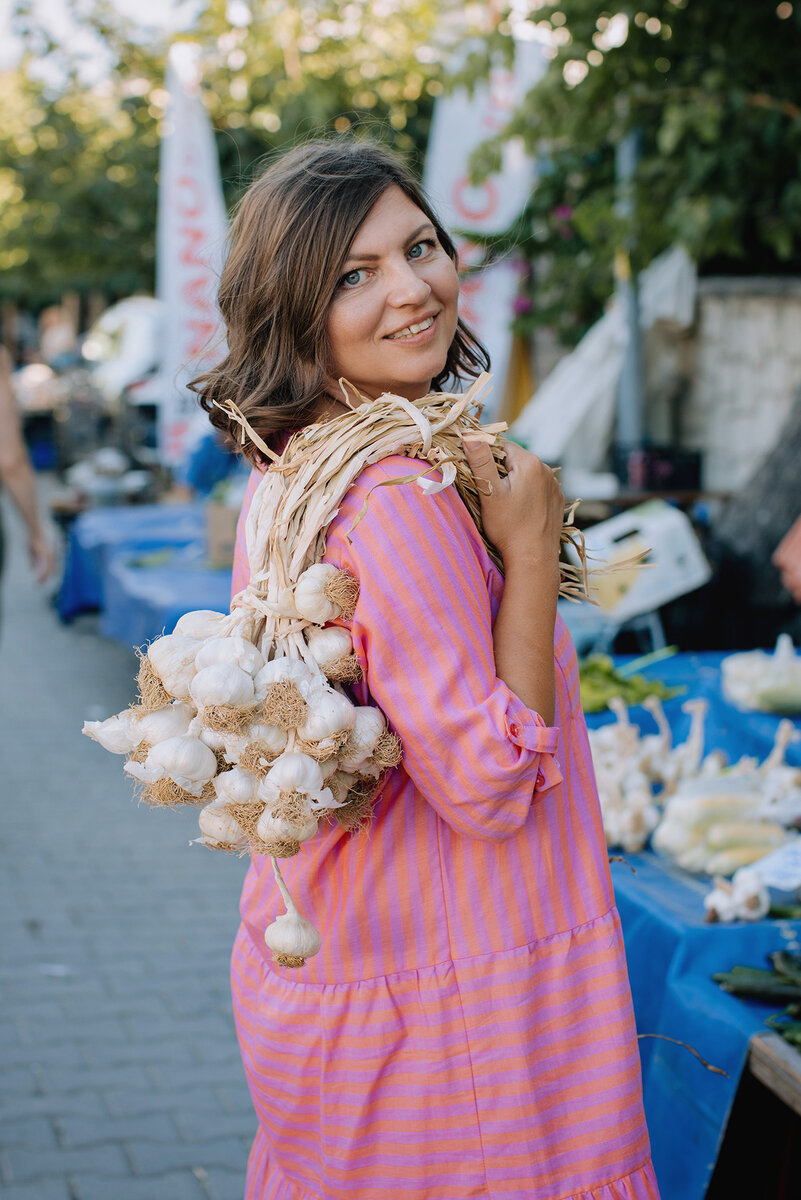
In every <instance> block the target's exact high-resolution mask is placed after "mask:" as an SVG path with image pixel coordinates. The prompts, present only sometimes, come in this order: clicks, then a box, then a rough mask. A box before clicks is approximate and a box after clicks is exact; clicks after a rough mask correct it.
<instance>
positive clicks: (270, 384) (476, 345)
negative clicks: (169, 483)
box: [190, 138, 489, 461]
mask: <svg viewBox="0 0 801 1200" xmlns="http://www.w3.org/2000/svg"><path fill="white" fill-rule="evenodd" d="M393 184H395V185H396V186H397V187H399V188H400V189H401V191H403V192H404V193H405V194H406V195H407V196H408V197H409V199H410V200H411V201H412V202H413V203H414V204H416V205H417V207H418V208H419V209H421V210H422V212H423V213H425V215H426V217H428V219H429V220H430V221H431V222H432V224H433V225H434V227H435V229H436V231H437V237H438V238H439V241H440V244H441V245H442V247H443V249H444V250H445V252H446V253H447V254H448V256H449V257H450V258H451V260H452V261H453V262H454V263H455V262H456V248H455V246H454V244H453V242H452V241H451V239H450V238H449V237H448V234H447V233H446V232H445V230H444V229H443V228H442V225H441V224H440V222H439V221H438V220H437V217H436V215H435V214H434V212H433V210H432V208H431V205H430V204H429V202H428V200H427V199H426V197H425V195H424V194H423V192H422V190H421V188H420V185H419V184H418V183H417V181H416V180H415V178H414V176H413V175H412V174H411V173H410V171H409V170H408V168H407V167H406V166H404V164H403V163H402V162H400V160H399V159H397V158H396V157H395V155H394V154H392V153H391V152H390V151H389V150H387V149H386V148H385V147H383V146H380V145H377V144H375V143H372V142H363V141H355V140H353V139H342V138H337V139H330V140H326V141H313V142H307V143H306V144H305V145H302V146H299V147H297V148H296V149H294V150H291V151H289V152H288V153H287V154H285V155H284V156H283V157H282V158H280V159H278V160H277V161H276V162H275V163H273V165H272V166H270V167H269V168H268V169H267V170H266V171H265V172H264V174H263V175H262V176H261V177H260V178H259V179H257V180H256V181H255V182H254V183H252V184H251V186H250V187H249V188H248V190H247V191H246V192H245V195H244V196H243V197H242V200H241V202H240V204H239V207H238V209H237V212H236V215H235V217H234V220H233V222H232V225H231V229H230V233H229V236H228V253H227V257H226V262H225V266H224V268H223V271H222V276H221V280H220V289H219V293H218V302H219V306H220V311H221V312H222V316H223V319H224V321H225V325H226V334H227V349H228V353H227V354H226V356H225V358H224V359H223V360H222V362H220V363H219V364H218V365H217V366H216V367H214V368H213V370H211V371H207V372H206V373H205V374H203V375H201V376H199V377H198V378H197V379H195V380H194V381H193V382H192V383H191V384H190V387H191V388H192V389H193V390H194V391H195V392H197V393H198V396H199V399H200V403H201V405H202V407H203V408H204V409H205V410H206V412H208V414H209V418H210V420H211V422H212V424H213V425H215V426H216V427H217V428H218V429H220V430H222V431H223V432H225V433H226V434H227V435H228V437H229V439H230V440H231V441H236V442H238V441H239V429H238V427H237V426H236V425H235V424H234V423H233V422H232V421H231V420H230V419H229V418H228V417H227V416H226V415H225V414H224V413H223V412H221V411H220V409H219V408H216V407H215V404H214V402H215V401H218V402H220V403H223V402H224V401H225V400H233V401H234V403H235V404H236V405H237V407H238V408H239V409H240V411H241V412H242V413H243V414H244V415H245V417H247V420H248V421H249V422H250V424H251V425H252V426H253V428H254V429H255V431H256V432H257V433H258V434H260V436H261V437H262V438H263V439H264V440H265V441H266V442H268V444H269V441H270V438H271V437H273V436H274V435H276V434H278V433H280V432H281V431H284V430H294V429H300V428H302V427H303V426H304V425H307V424H308V423H309V422H311V421H313V420H314V419H315V415H316V410H317V406H318V404H319V401H320V399H321V397H322V396H323V395H324V393H325V379H326V377H327V376H328V377H330V375H331V369H332V368H331V362H332V358H331V353H330V347H329V345H328V338H327V335H326V319H327V315H328V308H329V305H330V303H331V300H332V298H333V296H334V293H335V291H336V288H337V285H338V283H339V280H340V278H341V276H342V271H343V266H344V263H345V260H346V258H347V256H348V252H349V250H350V247H351V243H352V242H353V239H354V237H355V236H356V233H357V231H358V229H359V227H360V225H361V224H362V222H363V221H364V219H365V217H366V216H367V214H368V213H369V212H370V210H371V208H372V207H373V205H374V204H375V202H376V200H377V199H378V198H379V196H380V195H381V194H382V193H383V192H384V191H385V190H386V189H387V188H388V187H391V186H392V185H393ZM488 367H489V356H488V354H487V352H486V350H485V349H484V347H483V346H482V345H481V343H480V342H479V341H478V340H477V339H476V338H475V337H474V335H473V334H472V333H471V332H470V330H469V329H468V328H467V326H466V325H465V324H464V323H463V322H462V320H461V319H460V320H459V321H458V323H457V327H456V333H455V335H454V338H453V341H452V342H451V345H450V349H449V351H448V357H447V360H446V362H445V366H444V368H443V370H442V371H441V372H440V374H439V375H438V376H437V377H436V378H435V379H434V380H433V381H432V388H433V389H434V390H441V389H442V388H443V387H444V386H445V384H446V383H447V382H448V381H449V380H457V379H464V378H473V377H475V376H476V375H478V374H480V373H481V371H484V370H487V369H488ZM245 452H246V453H247V455H248V457H250V458H251V459H252V460H253V461H260V456H259V454H258V451H255V450H254V448H253V447H252V446H246V447H245Z"/></svg>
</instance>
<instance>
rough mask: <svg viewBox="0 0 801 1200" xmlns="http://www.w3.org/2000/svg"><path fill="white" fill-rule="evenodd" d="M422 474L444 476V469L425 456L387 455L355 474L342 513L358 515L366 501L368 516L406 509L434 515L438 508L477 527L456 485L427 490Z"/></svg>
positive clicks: (434, 477) (432, 477)
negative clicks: (420, 479) (420, 480)
mask: <svg viewBox="0 0 801 1200" xmlns="http://www.w3.org/2000/svg"><path fill="white" fill-rule="evenodd" d="M421 476H422V477H423V478H425V479H429V480H431V481H432V482H440V481H441V480H442V472H441V471H440V470H439V469H437V468H432V467H431V464H430V463H428V462H426V461H425V459H421V458H410V457H408V456H407V455H405V454H390V455H387V457H386V458H382V459H379V460H378V462H375V463H371V464H370V465H369V466H367V467H365V468H364V470H363V471H362V472H361V473H360V474H359V475H358V476H357V477H356V479H355V480H354V481H353V483H352V484H351V486H350V488H349V489H348V491H347V493H346V495H345V497H344V499H343V502H342V505H341V506H340V510H339V511H340V514H345V513H346V512H347V513H352V514H353V515H355V514H356V513H358V512H360V510H361V509H362V508H363V507H364V505H365V504H367V512H366V513H365V518H366V517H367V516H370V515H371V514H372V516H373V517H374V518H377V517H382V516H396V517H397V516H399V515H402V514H403V513H408V514H410V515H412V516H414V515H418V514H419V515H421V516H423V515H425V514H429V515H431V516H433V515H434V514H435V513H436V512H452V513H454V514H455V515H456V516H457V517H458V520H459V522H460V523H461V524H464V525H465V526H466V527H467V526H472V527H473V528H475V526H474V525H473V521H472V518H471V516H470V514H469V512H468V511H467V509H466V508H465V506H464V504H463V503H462V499H461V497H460V495H459V493H458V492H457V490H456V488H455V487H453V486H450V487H446V488H443V489H442V491H439V492H435V493H434V494H433V495H431V494H427V493H426V492H425V491H424V490H423V488H421V487H420V486H419V485H418V483H417V480H418V479H419V478H420V477H421Z"/></svg>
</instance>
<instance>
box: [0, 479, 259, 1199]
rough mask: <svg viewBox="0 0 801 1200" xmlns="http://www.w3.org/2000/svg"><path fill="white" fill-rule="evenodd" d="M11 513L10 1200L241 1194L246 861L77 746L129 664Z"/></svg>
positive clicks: (112, 702)
mask: <svg viewBox="0 0 801 1200" xmlns="http://www.w3.org/2000/svg"><path fill="white" fill-rule="evenodd" d="M42 482H43V484H45V485H46V480H44V481H42ZM0 502H1V503H3V504H4V507H5V503H4V502H2V501H0ZM4 517H5V525H6V530H7V533H8V535H9V551H10V552H9V555H8V560H7V565H6V570H5V575H4V578H3V595H2V606H1V607H2V613H1V618H2V619H1V620H0V711H2V712H3V721H4V738H3V743H2V745H0V778H1V779H2V780H3V791H4V794H7V795H11V796H15V797H19V799H20V800H21V801H23V802H22V803H19V804H16V805H13V806H10V809H9V811H7V812H6V814H5V816H4V839H3V844H2V845H0V1011H2V1024H0V1123H2V1124H0V1145H2V1146H3V1147H4V1148H3V1149H2V1151H1V1152H0V1155H1V1157H0V1161H2V1163H3V1170H4V1171H5V1179H4V1184H5V1187H4V1188H0V1192H2V1200H210V1198H211V1195H212V1188H211V1184H208V1183H204V1182H203V1181H204V1180H205V1179H206V1178H207V1175H206V1174H204V1173H205V1172H207V1173H208V1178H209V1179H210V1178H212V1175H211V1172H216V1173H217V1175H218V1176H219V1178H220V1179H222V1180H224V1179H227V1178H230V1179H231V1180H236V1184H235V1190H234V1191H233V1192H232V1193H231V1194H230V1195H225V1194H224V1193H222V1195H223V1198H224V1200H240V1197H241V1194H242V1180H243V1178H244V1169H245V1162H246V1158H247V1150H248V1144H249V1141H250V1137H251V1131H252V1129H253V1127H254V1126H255V1116H254V1114H253V1109H252V1106H251V1103H250V1098H249V1095H248V1092H247V1085H246V1083H245V1078H244V1073H243V1071H242V1067H241V1064H240V1061H239V1052H238V1048H237V1044H236V1035H235V1031H234V1027H233V1019H232V1013H231V1001H230V992H229V983H228V965H229V957H230V951H231V945H232V942H233V938H234V935H235V932H236V928H237V923H238V912H237V906H238V898H239V890H240V887H241V881H242V878H243V876H244V872H245V869H246V864H245V863H244V862H243V861H240V860H238V859H235V858H229V857H226V856H218V857H215V856H212V855H209V854H207V853H205V852H203V851H202V849H201V848H200V847H191V848H190V847H189V845H188V842H189V839H190V837H194V836H195V830H196V819H197V818H196V813H195V812H194V810H192V811H189V812H187V811H184V812H169V811H166V812H163V811H150V810H148V809H147V808H146V807H145V806H142V805H138V804H137V803H135V802H134V801H133V799H132V793H131V788H130V786H129V783H128V781H127V780H126V778H125V776H124V775H123V773H122V770H121V767H122V760H121V758H119V757H117V756H113V755H109V754H107V753H105V752H104V751H103V750H102V749H101V748H100V747H99V746H98V745H97V744H95V743H91V742H90V741H89V740H88V739H86V738H83V737H81V733H80V729H81V724H82V722H83V720H84V719H87V718H88V719H93V720H94V719H98V718H102V717H105V716H108V715H111V714H112V713H114V712H117V711H119V710H120V709H121V708H124V707H125V706H126V705H127V704H129V703H130V702H131V701H132V700H133V697H134V684H133V676H134V673H135V669H136V664H135V660H134V657H133V655H132V654H131V652H130V651H129V650H128V649H127V648H125V647H122V646H119V645H116V644H115V643H112V642H109V641H106V640H104V639H102V638H101V637H99V636H98V634H97V621H96V618H94V617H78V618H77V619H76V620H75V621H74V622H73V623H72V624H71V625H70V626H67V627H65V626H63V625H61V624H60V623H59V622H58V621H57V619H56V617H55V615H54V613H53V610H52V608H51V606H50V604H49V603H48V598H47V596H46V595H45V594H43V593H42V592H40V591H37V589H36V588H35V587H34V585H33V584H32V583H31V581H30V578H29V576H28V574H27V564H26V563H25V562H24V561H23V555H22V553H21V549H22V545H23V538H22V535H21V530H20V526H19V522H18V521H17V519H16V514H14V513H11V512H9V513H4ZM12 747H13V753H10V752H9V749H10V748H12ZM54 833H55V834H57V836H54ZM200 931H202V940H201V934H200ZM215 1118H216V1121H215ZM181 1120H183V1121H184V1124H183V1125H181V1124H180V1122H181ZM240 1120H241V1124H240ZM195 1131H198V1136H197V1138H196V1139H194V1141H195V1148H194V1149H193V1151H192V1155H191V1156H190V1157H191V1159H192V1161H191V1162H190V1161H188V1160H186V1159H185V1158H184V1157H182V1156H183V1155H185V1154H186V1152H187V1147H190V1146H192V1139H193V1135H194V1134H195ZM126 1146H130V1147H131V1148H132V1154H133V1155H134V1156H135V1157H136V1159H137V1162H139V1161H140V1160H141V1161H142V1163H145V1162H150V1164H151V1173H150V1174H148V1175H147V1176H146V1177H145V1176H142V1177H138V1176H137V1173H136V1167H135V1163H134V1161H133V1158H132V1157H130V1156H129V1155H128V1154H127V1153H126V1151H125V1147H126ZM158 1150H160V1151H161V1158H160V1159H159V1162H160V1163H161V1164H162V1165H161V1167H160V1168H159V1169H158V1170H156V1165H157V1164H156V1160H155V1158H154V1157H153V1155H154V1154H155V1153H156V1151H158ZM170 1154H172V1156H173V1158H172V1159H170ZM192 1167H194V1168H196V1171H195V1173H193V1171H192ZM159 1171H160V1173H159ZM215 1186H216V1185H215ZM217 1194H218V1193H217V1192H215V1200H216V1196H217Z"/></svg>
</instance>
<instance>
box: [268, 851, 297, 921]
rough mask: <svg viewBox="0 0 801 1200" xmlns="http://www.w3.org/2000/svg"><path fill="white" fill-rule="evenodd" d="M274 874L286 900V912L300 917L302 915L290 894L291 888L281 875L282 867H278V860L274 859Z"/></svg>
mask: <svg viewBox="0 0 801 1200" xmlns="http://www.w3.org/2000/svg"><path fill="white" fill-rule="evenodd" d="M273 874H274V875H275V882H276V883H277V884H278V889H279V891H280V892H281V895H282V896H283V898H284V906H285V907H286V911H287V912H288V913H292V914H293V915H294V916H297V917H299V916H300V913H299V912H298V910H297V906H296V905H295V901H294V900H293V899H292V897H291V896H290V894H289V888H288V887H287V886H286V884H285V883H284V877H283V875H282V874H281V869H280V867H279V866H278V859H277V858H274V859H273Z"/></svg>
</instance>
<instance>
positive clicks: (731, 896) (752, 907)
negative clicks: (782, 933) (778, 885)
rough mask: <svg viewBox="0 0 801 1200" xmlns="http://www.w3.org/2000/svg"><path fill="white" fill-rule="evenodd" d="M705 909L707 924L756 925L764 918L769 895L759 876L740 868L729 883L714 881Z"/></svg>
mask: <svg viewBox="0 0 801 1200" xmlns="http://www.w3.org/2000/svg"><path fill="white" fill-rule="evenodd" d="M704 908H705V909H706V914H707V920H708V921H759V920H761V919H762V917H764V916H767V913H768V910H769V908H770V895H769V893H768V889H767V888H766V887H765V885H764V884H763V882H762V880H761V879H760V877H759V875H758V873H757V872H756V871H753V870H750V869H749V868H748V867H742V868H741V869H740V870H739V871H737V872H735V874H734V876H733V878H732V879H731V880H728V879H723V878H721V877H720V876H717V877H716V878H715V880H714V887H713V889H712V891H711V892H709V893H708V894H707V895H706V896H705V897H704Z"/></svg>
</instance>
